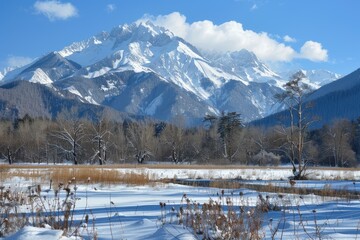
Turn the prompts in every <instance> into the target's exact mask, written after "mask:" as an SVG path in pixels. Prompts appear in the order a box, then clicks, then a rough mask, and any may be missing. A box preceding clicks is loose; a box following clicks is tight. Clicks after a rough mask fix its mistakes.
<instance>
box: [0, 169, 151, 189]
mask: <svg viewBox="0 0 360 240" xmlns="http://www.w3.org/2000/svg"><path fill="white" fill-rule="evenodd" d="M1 167H2V168H0V172H1V176H0V184H1V183H3V182H4V181H6V180H8V179H10V178H13V177H19V178H24V179H25V180H30V181H32V182H35V183H44V182H50V180H52V182H53V184H55V185H58V184H59V183H66V182H68V181H69V180H72V179H76V182H77V183H88V182H91V183H98V184H116V183H124V184H135V185H145V184H149V183H151V180H150V177H149V175H148V174H146V173H135V172H130V173H121V172H119V171H118V170H117V169H112V168H110V167H105V168H102V167H98V166H97V167H94V166H51V167H49V166H47V167H44V166H41V167H38V166H36V167H30V166H25V167H19V166H14V168H12V166H10V167H3V166H1Z"/></svg>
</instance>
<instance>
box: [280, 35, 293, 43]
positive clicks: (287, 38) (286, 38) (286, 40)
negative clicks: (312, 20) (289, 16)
mask: <svg viewBox="0 0 360 240" xmlns="http://www.w3.org/2000/svg"><path fill="white" fill-rule="evenodd" d="M283 40H284V41H285V42H296V39H295V38H292V37H290V36H289V35H285V36H284V37H283Z"/></svg>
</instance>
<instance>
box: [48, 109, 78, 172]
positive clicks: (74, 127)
mask: <svg viewBox="0 0 360 240" xmlns="http://www.w3.org/2000/svg"><path fill="white" fill-rule="evenodd" d="M58 124H59V130H57V131H55V132H54V133H52V136H53V137H54V138H55V139H56V140H57V141H56V142H55V143H52V144H51V145H52V146H53V147H55V148H57V149H58V150H59V151H60V153H61V154H63V155H65V156H66V158H70V159H71V160H72V161H73V163H74V164H75V165H77V164H78V163H79V153H80V151H81V142H82V140H83V139H84V138H85V133H84V123H83V121H81V119H80V118H79V117H78V116H77V110H76V109H71V110H70V111H69V112H66V113H64V115H63V116H61V118H60V120H59V122H58Z"/></svg>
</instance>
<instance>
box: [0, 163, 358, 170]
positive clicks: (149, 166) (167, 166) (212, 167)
mask: <svg viewBox="0 0 360 240" xmlns="http://www.w3.org/2000/svg"><path fill="white" fill-rule="evenodd" d="M70 167H76V168H85V169H96V168H102V169H117V168H119V169H127V168H136V169H144V168H147V169H199V170H207V169H208V170H216V169H219V170H222V169H225V170H226V169H233V170H253V169H254V170H256V169H261V170H266V169H274V170H289V169H290V170H291V169H292V168H291V167H281V166H280V167H279V166H271V167H269V166H246V165H190V164H186V165H185V164H113V165H102V166H98V165H76V166H74V165H27V164H24V165H21V164H17V165H7V164H0V172H1V171H2V170H6V169H29V168H31V169H44V168H45V169H47V168H70ZM316 170H334V171H336V170H341V171H359V169H357V168H335V167H311V168H308V171H314V172H316Z"/></svg>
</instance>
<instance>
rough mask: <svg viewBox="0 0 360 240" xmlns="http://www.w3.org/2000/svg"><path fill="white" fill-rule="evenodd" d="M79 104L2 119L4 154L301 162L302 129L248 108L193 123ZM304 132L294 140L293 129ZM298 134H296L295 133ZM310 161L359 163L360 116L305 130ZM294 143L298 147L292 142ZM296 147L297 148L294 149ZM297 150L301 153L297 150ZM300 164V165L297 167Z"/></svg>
mask: <svg viewBox="0 0 360 240" xmlns="http://www.w3.org/2000/svg"><path fill="white" fill-rule="evenodd" d="M76 116H77V115H76V114H73V113H72V112H71V111H69V112H68V113H65V114H63V116H62V117H61V118H59V119H58V120H57V121H51V120H47V119H41V118H36V119H33V118H31V117H29V116H25V117H24V118H22V119H16V120H14V121H1V122H0V158H1V159H3V160H4V161H7V162H8V163H9V164H13V163H21V162H31V163H64V162H69V163H72V164H98V165H102V164H115V163H144V162H146V161H159V162H174V163H180V162H186V163H198V164H242V165H260V166H265V165H266V166H268V165H279V164H287V163H292V164H293V165H294V166H297V164H298V163H299V161H298V158H297V156H299V154H298V152H297V151H298V150H297V148H295V149H292V147H293V146H295V147H296V146H298V144H299V143H298V141H299V133H298V132H297V130H296V129H295V127H294V126H293V127H294V129H292V130H291V126H290V127H287V128H285V127H284V126H274V127H271V128H267V129H264V128H259V127H254V126H244V125H243V124H242V122H241V118H240V115H239V114H238V113H235V112H229V113H226V112H223V113H222V114H221V115H220V116H211V115H207V116H205V117H204V125H203V126H199V127H194V128H186V127H184V126H183V124H182V121H181V120H179V121H178V122H177V123H173V124H170V123H165V122H152V121H137V122H134V121H123V122H115V121H109V120H108V119H107V118H106V117H99V119H98V120H97V121H91V122H90V121H88V120H86V119H79V118H78V117H76ZM291 131H293V135H295V136H296V137H295V138H294V136H293V138H292V139H290V140H289V136H290V137H291V136H292V135H291V134H290V135H289V134H285V133H291ZM295 133H296V134H295ZM301 139H302V143H301V144H302V146H301V147H302V153H301V154H302V155H301V161H302V164H303V165H302V166H303V167H304V166H309V165H316V166H338V167H355V166H357V165H358V163H359V161H360V118H359V119H358V120H357V121H348V120H345V119H339V120H336V121H334V122H333V123H332V124H330V125H326V126H324V127H322V128H321V129H317V130H313V131H309V130H308V129H307V130H306V131H304V132H302V133H301ZM292 145H293V146H292ZM292 151H293V152H292ZM292 154H293V155H292ZM297 170H298V169H297Z"/></svg>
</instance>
